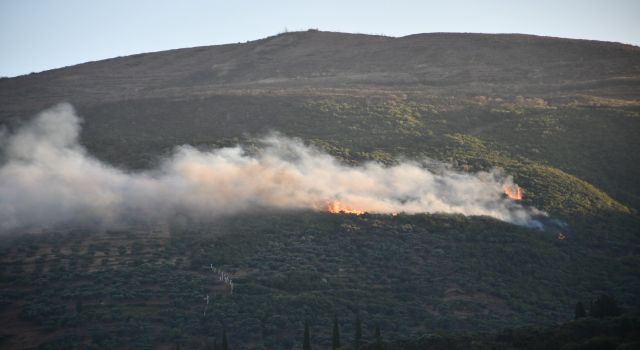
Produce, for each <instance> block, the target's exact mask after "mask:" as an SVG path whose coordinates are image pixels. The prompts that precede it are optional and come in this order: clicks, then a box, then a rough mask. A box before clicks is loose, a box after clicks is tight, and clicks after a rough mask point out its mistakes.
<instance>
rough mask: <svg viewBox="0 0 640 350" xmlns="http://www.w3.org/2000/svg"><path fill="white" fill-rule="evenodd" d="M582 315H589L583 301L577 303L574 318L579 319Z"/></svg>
mask: <svg viewBox="0 0 640 350" xmlns="http://www.w3.org/2000/svg"><path fill="white" fill-rule="evenodd" d="M582 317H587V311H586V310H585V309H584V305H583V304H582V302H581V301H579V302H577V303H576V311H575V316H574V319H576V320H577V319H579V318H582Z"/></svg>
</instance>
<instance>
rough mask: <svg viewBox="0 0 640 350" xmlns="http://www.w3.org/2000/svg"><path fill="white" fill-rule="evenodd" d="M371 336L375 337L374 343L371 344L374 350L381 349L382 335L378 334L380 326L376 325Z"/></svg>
mask: <svg viewBox="0 0 640 350" xmlns="http://www.w3.org/2000/svg"><path fill="white" fill-rule="evenodd" d="M373 337H374V339H375V344H374V346H373V349H374V350H383V346H384V345H383V344H382V336H381V335H380V326H378V325H376V329H375V330H374V332H373Z"/></svg>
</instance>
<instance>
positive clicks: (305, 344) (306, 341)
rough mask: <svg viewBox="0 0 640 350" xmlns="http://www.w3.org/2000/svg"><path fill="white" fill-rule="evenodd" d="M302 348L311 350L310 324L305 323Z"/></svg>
mask: <svg viewBox="0 0 640 350" xmlns="http://www.w3.org/2000/svg"><path fill="white" fill-rule="evenodd" d="M302 350H311V337H310V335H309V324H308V323H305V324H304V338H303V339H302Z"/></svg>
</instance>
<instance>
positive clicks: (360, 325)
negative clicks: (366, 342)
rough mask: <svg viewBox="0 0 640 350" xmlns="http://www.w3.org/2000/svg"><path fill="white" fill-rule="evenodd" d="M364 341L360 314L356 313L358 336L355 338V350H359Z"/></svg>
mask: <svg viewBox="0 0 640 350" xmlns="http://www.w3.org/2000/svg"><path fill="white" fill-rule="evenodd" d="M361 341H362V322H361V321H360V313H356V334H355V337H354V338H353V348H354V349H355V350H358V349H359V348H360V342H361Z"/></svg>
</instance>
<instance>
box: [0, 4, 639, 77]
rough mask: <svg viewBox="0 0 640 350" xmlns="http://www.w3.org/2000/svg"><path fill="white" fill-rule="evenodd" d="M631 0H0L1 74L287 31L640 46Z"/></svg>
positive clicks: (35, 70) (637, 14) (637, 25)
mask: <svg viewBox="0 0 640 350" xmlns="http://www.w3.org/2000/svg"><path fill="white" fill-rule="evenodd" d="M638 23H640V1H636V0H606V1H601V0H581V1H580V0H534V1H518V0H485V1H479V0H478V1H473V0H451V1H427V0H423V1H419V0H415V1H412V0H395V1H391V0H389V1H377V0H363V1H360V0H358V1H349V0H342V1H341V0H323V1H304V0H298V1H295V0H291V1H284V0H268V1H267V0H265V1H246V0H226V1H217V0H209V1H205V0H200V1H198V0H193V1H186V0H183V1H177V0H176V1H163V0H137V1H136V0H104V1H99V0H94V1H90V0H0V76H15V75H20V74H26V73H29V72H39V71H42V70H47V69H51V68H57V67H63V66H68V65H72V64H77V63H82V62H86V61H93V60H99V59H105V58H109V57H115V56H125V55H130V54H134V53H140V52H149V51H160V50H167V49H173V48H181V47H191V46H200V45H214V44H224V43H234V42H244V41H248V40H255V39H260V38H263V37H266V36H270V35H274V34H277V33H279V32H282V31H283V30H284V29H285V28H287V29H288V30H290V31H291V30H304V29H308V28H318V29H320V30H327V31H341V32H358V33H370V34H385V35H390V36H403V35H408V34H415V33H427V32H482V33H527V34H537V35H550V36H559V37H569V38H580V39H596V40H606V41H618V42H623V43H628V44H633V45H640V24H638Z"/></svg>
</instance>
